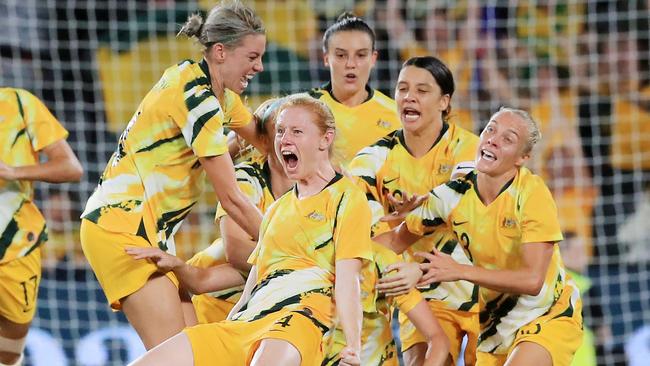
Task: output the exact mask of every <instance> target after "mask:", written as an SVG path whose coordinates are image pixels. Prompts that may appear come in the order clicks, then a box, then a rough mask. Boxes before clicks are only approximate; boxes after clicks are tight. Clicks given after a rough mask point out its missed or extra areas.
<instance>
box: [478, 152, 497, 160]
mask: <svg viewBox="0 0 650 366" xmlns="http://www.w3.org/2000/svg"><path fill="white" fill-rule="evenodd" d="M481 153H482V154H483V157H485V158H486V159H489V160H496V155H494V154H493V153H491V152H489V151H487V150H481Z"/></svg>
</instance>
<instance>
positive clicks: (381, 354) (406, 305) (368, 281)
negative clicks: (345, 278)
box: [323, 242, 423, 366]
mask: <svg viewBox="0 0 650 366" xmlns="http://www.w3.org/2000/svg"><path fill="white" fill-rule="evenodd" d="M372 250H373V253H372V255H373V261H372V262H369V263H367V264H366V265H365V266H364V271H363V274H364V279H363V281H364V284H363V286H362V295H364V299H363V300H364V302H367V301H370V300H372V301H373V302H375V304H374V308H375V309H376V311H373V312H367V311H364V313H363V328H362V330H361V347H362V349H361V364H362V365H397V364H398V361H397V350H396V348H395V342H394V341H393V335H392V333H391V329H390V321H391V309H394V308H398V309H399V310H400V311H402V312H403V313H408V312H409V311H411V310H412V309H413V308H414V307H415V306H416V305H417V304H418V303H419V302H420V301H422V300H423V298H422V295H421V294H420V292H419V291H418V290H415V289H412V290H411V291H410V292H409V293H407V294H405V295H400V296H395V297H390V298H386V296H385V295H383V294H377V293H376V290H375V286H376V285H377V283H378V280H379V279H381V278H382V277H383V276H384V270H385V269H386V268H387V267H388V266H389V265H391V264H394V263H398V262H400V261H401V260H400V258H399V256H398V255H397V254H395V252H393V251H392V250H390V249H388V248H386V247H384V246H383V245H380V244H377V243H374V242H373V243H372ZM366 289H370V291H372V292H373V293H364V292H363V291H365V290H366ZM365 306H366V308H367V305H365ZM323 347H324V349H325V355H326V357H325V361H323V366H325V365H335V364H338V363H337V362H338V361H339V353H340V352H341V350H342V349H343V348H344V347H345V335H344V334H343V331H342V330H341V329H340V328H337V329H336V331H334V332H332V333H330V334H329V335H328V336H327V337H326V338H324V339H323Z"/></svg>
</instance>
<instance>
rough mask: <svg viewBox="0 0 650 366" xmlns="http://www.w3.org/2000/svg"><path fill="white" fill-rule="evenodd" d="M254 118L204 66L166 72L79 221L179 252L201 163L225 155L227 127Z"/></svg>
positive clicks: (195, 195) (197, 187)
mask: <svg viewBox="0 0 650 366" xmlns="http://www.w3.org/2000/svg"><path fill="white" fill-rule="evenodd" d="M250 120H251V113H250V112H249V111H248V109H247V108H246V107H245V106H244V105H243V103H242V101H241V99H240V98H239V95H237V94H236V93H234V92H232V91H230V90H226V91H225V93H224V97H223V100H218V99H217V97H216V96H215V95H214V93H213V92H212V88H211V86H210V74H209V71H208V66H207V64H206V62H205V61H202V62H200V63H196V62H194V61H191V60H187V61H183V62H181V63H179V64H177V65H175V66H172V67H170V68H168V69H167V70H166V71H165V73H164V74H163V76H162V78H161V79H160V81H158V83H157V84H156V85H155V86H154V87H153V88H152V89H151V91H149V93H148V94H147V95H146V96H145V97H144V100H143V101H142V103H140V106H139V107H138V110H137V111H136V113H135V114H134V115H133V117H132V119H131V121H130V122H129V124H128V125H127V127H126V129H125V130H124V132H123V133H122V135H121V136H120V138H119V142H118V146H117V150H116V151H115V153H113V156H112V157H111V159H110V160H109V162H108V165H107V166H106V169H105V170H104V173H103V174H102V176H101V178H100V181H99V184H98V186H97V188H96V190H95V192H94V193H93V194H92V196H91V197H90V198H89V199H88V203H87V204H86V209H85V211H84V213H83V214H82V216H81V217H82V218H84V219H87V220H90V221H92V222H94V223H96V224H97V225H99V226H100V227H102V228H104V229H106V230H108V231H113V232H123V233H131V234H137V235H140V236H143V237H145V238H146V239H147V240H149V242H150V243H151V244H152V245H157V246H158V247H159V248H161V249H163V250H165V251H169V252H171V253H174V252H175V245H174V240H173V236H174V233H175V232H176V231H177V230H178V228H179V226H180V224H181V223H182V221H183V219H184V218H185V216H186V215H187V214H188V213H189V212H190V210H191V209H192V207H193V206H194V205H195V204H196V202H197V199H198V197H199V194H200V192H201V189H202V184H203V175H204V171H203V169H202V168H201V164H200V163H199V160H198V159H199V158H200V157H207V156H216V155H221V154H224V153H227V152H228V147H227V144H226V136H225V135H224V127H241V126H244V125H246V124H248V123H249V122H250Z"/></svg>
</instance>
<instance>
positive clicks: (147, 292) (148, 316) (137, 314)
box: [121, 274, 185, 349]
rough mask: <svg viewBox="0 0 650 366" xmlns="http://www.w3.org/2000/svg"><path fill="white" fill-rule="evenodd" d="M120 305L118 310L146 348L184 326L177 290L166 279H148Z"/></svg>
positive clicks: (153, 277)
mask: <svg viewBox="0 0 650 366" xmlns="http://www.w3.org/2000/svg"><path fill="white" fill-rule="evenodd" d="M121 303H122V311H124V314H125V315H126V317H127V318H128V320H129V323H131V325H132V326H133V328H135V330H136V332H137V333H138V335H139V336H140V338H141V339H142V342H143V343H144V346H145V348H146V349H151V348H153V347H154V346H156V345H158V344H160V343H162V342H163V341H164V340H166V339H168V338H170V337H172V336H173V335H175V334H176V333H178V332H180V331H181V330H183V328H184V327H185V319H184V317H183V309H182V306H181V299H180V297H179V295H178V288H177V287H176V285H175V284H174V283H173V282H172V281H171V280H170V279H169V278H168V277H167V276H164V275H160V274H158V275H154V276H152V277H151V278H150V279H149V280H148V281H147V282H146V283H145V285H144V286H143V287H142V288H140V289H139V290H137V291H136V292H134V293H132V294H131V295H129V296H127V297H125V298H124V299H122V301H121Z"/></svg>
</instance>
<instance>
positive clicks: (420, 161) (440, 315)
mask: <svg viewBox="0 0 650 366" xmlns="http://www.w3.org/2000/svg"><path fill="white" fill-rule="evenodd" d="M453 93H454V79H453V76H452V74H451V71H449V69H448V68H447V66H446V65H445V64H444V63H442V62H441V61H440V60H438V59H437V58H435V57H414V58H411V59H409V60H407V61H406V62H405V63H404V65H403V66H402V70H401V71H400V74H399V78H398V80H397V86H396V88H395V101H396V102H397V111H398V113H399V116H400V120H401V123H402V129H400V130H397V131H395V132H392V133H390V134H388V135H387V136H385V137H384V138H382V139H381V140H379V141H377V142H376V143H374V144H373V145H371V146H369V147H367V148H365V149H363V150H361V151H360V152H359V153H358V154H357V156H356V157H355V158H354V159H353V160H352V162H351V163H350V166H349V171H350V174H351V175H353V176H355V177H356V178H357V179H356V180H357V183H358V184H359V186H360V187H362V189H363V190H364V191H365V192H366V196H367V197H368V199H369V202H370V205H371V207H372V211H373V217H374V218H375V221H378V219H379V218H381V217H382V216H383V215H385V214H387V213H389V212H391V211H392V210H393V209H394V207H393V204H392V201H391V200H392V199H396V200H402V199H405V198H407V197H406V196H405V195H406V194H407V192H408V193H410V194H417V195H421V194H426V193H427V192H429V191H430V190H431V189H433V188H434V187H436V186H438V185H439V184H442V183H444V182H446V181H448V180H449V179H450V177H451V173H452V170H453V168H454V167H455V166H456V165H457V164H459V163H460V162H464V161H468V160H472V159H473V157H474V155H475V154H476V147H477V146H478V138H477V137H476V136H475V135H474V134H472V133H471V132H468V131H466V130H464V129H462V128H461V127H459V126H457V125H456V124H453V123H448V121H447V118H448V116H449V114H450V111H451V98H452V95H453ZM387 229H388V228H387V227H386V225H385V224H383V223H380V224H377V225H376V226H375V234H378V233H381V232H383V231H386V230H387ZM456 244H457V241H456V240H454V237H453V234H452V233H451V232H450V230H439V231H437V232H436V234H435V235H430V236H427V237H424V238H422V239H421V240H419V241H418V242H417V243H416V244H415V245H413V246H412V247H411V248H409V250H408V252H407V253H406V255H405V257H406V258H407V259H408V260H410V261H417V259H419V258H417V257H414V256H413V253H414V252H416V251H424V252H431V251H432V250H433V248H436V247H437V248H438V249H439V250H441V251H443V252H445V253H448V254H451V255H452V256H453V257H454V258H455V259H456V260H457V261H460V262H462V263H466V264H469V263H470V262H469V260H468V259H467V257H466V256H465V253H464V252H463V249H462V248H461V247H460V246H458V245H456ZM420 261H421V260H420ZM382 282H383V283H382V284H380V287H379V288H380V289H381V290H391V289H392V290H395V289H398V288H400V287H402V288H403V287H404V283H403V282H400V281H399V280H398V278H396V277H394V278H390V277H386V278H384V279H382ZM420 291H422V293H423V294H424V297H425V298H426V299H427V300H428V302H429V306H430V307H431V309H432V311H433V312H434V314H435V315H436V318H437V319H438V322H440V324H441V325H442V328H443V329H444V330H445V333H446V334H447V337H448V338H449V340H450V343H451V347H450V351H451V356H452V359H453V361H454V362H456V361H457V360H458V356H459V353H460V351H461V345H462V342H463V337H464V336H465V335H467V336H468V346H467V347H466V351H467V352H465V362H466V364H470V365H471V364H474V362H473V359H474V355H475V353H476V351H475V347H476V340H477V336H478V313H477V309H478V307H477V300H478V298H477V294H478V293H477V291H478V289H477V288H476V286H474V285H472V284H471V283H469V282H464V281H463V282H448V283H442V284H432V285H431V286H428V287H427V288H420ZM400 338H401V341H402V349H403V350H405V353H404V360H405V362H406V364H407V365H420V364H421V363H422V360H423V359H424V355H425V352H426V350H427V345H426V339H425V338H423V337H422V335H421V334H420V333H419V332H418V331H417V330H416V329H415V328H414V327H413V325H412V324H411V323H410V322H409V321H408V319H407V317H406V316H405V314H404V313H401V314H400Z"/></svg>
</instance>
